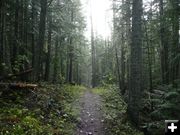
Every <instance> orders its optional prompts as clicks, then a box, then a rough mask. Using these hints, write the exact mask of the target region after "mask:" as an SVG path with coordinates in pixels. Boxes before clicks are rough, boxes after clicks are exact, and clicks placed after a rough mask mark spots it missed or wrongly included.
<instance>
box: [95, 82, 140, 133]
mask: <svg viewBox="0 0 180 135" xmlns="http://www.w3.org/2000/svg"><path fill="white" fill-rule="evenodd" d="M92 92H94V93H96V94H99V95H100V96H101V97H102V101H103V104H102V112H103V117H104V119H105V120H104V123H105V129H106V131H105V133H106V134H107V135H143V133H141V132H139V131H137V130H136V129H135V128H134V127H133V126H132V125H131V124H130V122H129V121H128V119H127V104H126V103H125V102H124V101H123V98H122V97H121V95H120V94H119V91H118V90H117V88H116V87H115V86H113V85H109V86H106V87H99V88H94V89H92Z"/></svg>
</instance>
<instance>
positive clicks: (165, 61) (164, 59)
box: [159, 0, 169, 84]
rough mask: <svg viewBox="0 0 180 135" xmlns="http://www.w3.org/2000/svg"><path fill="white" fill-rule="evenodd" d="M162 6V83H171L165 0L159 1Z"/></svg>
mask: <svg viewBox="0 0 180 135" xmlns="http://www.w3.org/2000/svg"><path fill="white" fill-rule="evenodd" d="M159 2H160V3H159V8H160V38H161V72H162V73H161V74H162V83H164V84H168V83H169V70H168V42H167V39H166V36H165V25H164V19H163V18H164V7H163V0H160V1H159Z"/></svg>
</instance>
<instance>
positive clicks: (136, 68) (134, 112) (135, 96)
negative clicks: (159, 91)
mask: <svg viewBox="0 0 180 135" xmlns="http://www.w3.org/2000/svg"><path fill="white" fill-rule="evenodd" d="M141 17H142V0H133V7H132V43H131V56H130V91H129V101H128V114H129V117H130V119H131V120H132V123H133V124H134V125H135V126H138V125H139V111H140V104H141V103H140V102H141V93H142V28H141V25H142V24H141V23H142V22H141V21H142V20H141Z"/></svg>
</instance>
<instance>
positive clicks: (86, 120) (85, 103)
mask: <svg viewBox="0 0 180 135" xmlns="http://www.w3.org/2000/svg"><path fill="white" fill-rule="evenodd" d="M80 105H81V114H80V119H81V122H80V124H79V126H78V131H77V135H104V133H103V119H102V114H101V98H100V96H99V95H96V94H94V93H92V92H91V91H90V90H87V91H86V92H85V94H84V96H83V97H82V98H81V100H80Z"/></svg>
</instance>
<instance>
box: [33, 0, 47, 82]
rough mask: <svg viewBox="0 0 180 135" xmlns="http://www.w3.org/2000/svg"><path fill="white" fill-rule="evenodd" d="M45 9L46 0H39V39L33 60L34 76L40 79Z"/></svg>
mask: <svg viewBox="0 0 180 135" xmlns="http://www.w3.org/2000/svg"><path fill="white" fill-rule="evenodd" d="M46 10H47V0H41V12H40V22H39V39H38V44H37V48H36V50H37V52H36V55H35V56H36V62H35V78H36V80H38V81H39V80H40V79H41V78H42V55H43V47H44V39H45V28H46Z"/></svg>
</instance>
